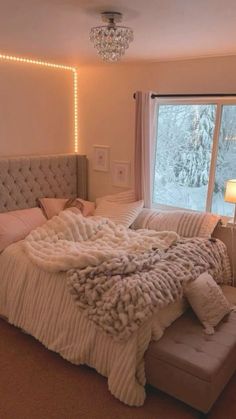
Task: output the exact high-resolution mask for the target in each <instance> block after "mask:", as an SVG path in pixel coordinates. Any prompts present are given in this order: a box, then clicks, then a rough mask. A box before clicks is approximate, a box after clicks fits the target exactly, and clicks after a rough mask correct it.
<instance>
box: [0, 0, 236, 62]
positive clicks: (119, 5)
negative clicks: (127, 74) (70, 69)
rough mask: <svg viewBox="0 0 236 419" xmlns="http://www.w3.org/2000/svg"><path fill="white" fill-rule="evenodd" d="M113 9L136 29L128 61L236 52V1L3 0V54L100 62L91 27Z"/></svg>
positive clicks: (0, 43)
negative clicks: (91, 36)
mask: <svg viewBox="0 0 236 419" xmlns="http://www.w3.org/2000/svg"><path fill="white" fill-rule="evenodd" d="M110 10H113V11H119V12H123V13H124V20H123V24H124V25H127V26H130V27H131V28H133V30H134V36H135V39H134V42H133V43H132V44H131V45H130V48H129V49H128V51H127V52H126V56H125V58H124V59H123V60H124V61H142V60H153V61H165V60H173V59H182V58H183V59H186V58H196V57H203V56H220V55H232V54H235V55H236V0H104V1H103V0H88V1H86V0H0V53H8V54H15V55H24V56H30V57H36V58H41V59H49V60H53V61H57V62H62V63H70V64H73V65H79V64H83V63H90V62H99V61H100V60H99V58H98V57H97V55H96V51H95V49H94V48H93V45H92V44H91V42H90V41H89V30H90V28H91V27H92V26H98V25H100V24H101V19H100V15H99V13H100V12H101V11H110Z"/></svg>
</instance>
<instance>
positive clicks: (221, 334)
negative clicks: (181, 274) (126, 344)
mask: <svg viewBox="0 0 236 419" xmlns="http://www.w3.org/2000/svg"><path fill="white" fill-rule="evenodd" d="M227 288H229V287H227ZM234 292H235V293H236V289H234ZM145 365H146V377H147V382H148V383H149V384H151V385H152V386H154V387H156V388H158V389H160V390H163V391H165V392H166V393H168V394H170V395H171V396H174V397H176V398H177V399H180V400H182V401H184V402H185V403H187V404H189V405H191V406H193V407H194V408H196V409H198V410H200V411H202V412H204V413H206V412H208V411H209V410H210V408H211V406H212V405H213V403H214V402H215V400H216V399H217V397H218V396H219V394H220V393H221V391H222V390H223V388H224V387H225V385H226V384H227V382H228V381H229V379H230V377H231V376H232V375H233V374H234V372H235V369H236V313H235V312H231V313H230V314H229V315H228V316H226V317H225V318H224V319H223V320H222V321H221V323H220V324H219V325H218V326H217V327H216V328H215V334H214V335H206V334H205V333H204V331H203V327H202V325H201V324H200V322H199V320H198V319H197V317H196V316H195V315H194V313H193V312H192V311H191V310H190V309H189V310H188V311H187V312H186V313H185V314H183V315H182V316H181V317H180V318H179V319H177V320H176V321H175V322H174V323H173V324H172V325H171V326H170V327H169V328H168V329H167V330H166V332H165V334H164V336H163V337H162V338H161V339H160V340H159V341H158V342H152V343H151V344H150V346H149V349H148V350H147V353H146V356H145Z"/></svg>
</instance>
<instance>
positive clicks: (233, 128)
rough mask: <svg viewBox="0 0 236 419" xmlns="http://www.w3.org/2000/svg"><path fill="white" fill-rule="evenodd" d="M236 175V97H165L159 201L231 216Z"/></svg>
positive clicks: (157, 178) (159, 153)
mask: <svg viewBox="0 0 236 419" xmlns="http://www.w3.org/2000/svg"><path fill="white" fill-rule="evenodd" d="M232 178H236V99H235V98H234V99H232V98H202V99H201V98H198V99H197V100H196V99H194V98H191V99H185V100H180V99H178V100H177V99H172V100H171V99H170V100H168V101H167V100H166V99H159V100H158V108H157V138H156V152H155V166H154V183H153V204H154V205H161V206H163V205H164V206H172V207H177V208H186V209H190V210H198V211H205V210H207V211H212V212H214V213H218V214H221V215H225V216H231V215H232V213H233V207H232V204H227V203H225V202H224V187H225V181H226V180H227V179H232Z"/></svg>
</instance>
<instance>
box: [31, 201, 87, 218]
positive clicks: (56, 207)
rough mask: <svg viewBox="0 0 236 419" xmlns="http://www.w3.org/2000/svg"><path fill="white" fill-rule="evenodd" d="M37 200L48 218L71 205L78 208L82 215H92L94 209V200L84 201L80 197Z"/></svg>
mask: <svg viewBox="0 0 236 419" xmlns="http://www.w3.org/2000/svg"><path fill="white" fill-rule="evenodd" d="M38 202H39V206H40V208H42V210H43V212H44V214H45V215H46V217H47V219H48V220H50V218H52V217H54V215H58V214H59V212H61V211H63V210H64V209H67V208H71V207H76V208H78V209H79V210H80V211H81V212H82V214H83V216H84V217H88V216H89V215H93V214H94V210H95V203H94V202H91V201H85V200H84V199H81V198H71V199H67V198H40V199H39V200H38Z"/></svg>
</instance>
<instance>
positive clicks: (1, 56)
mask: <svg viewBox="0 0 236 419" xmlns="http://www.w3.org/2000/svg"><path fill="white" fill-rule="evenodd" d="M0 60H2V61H14V62H18V63H25V64H36V65H39V66H43V67H49V68H54V69H59V70H69V71H72V72H73V88H74V103H73V105H74V151H75V153H78V80H77V69H76V68H75V67H71V66H68V65H63V64H54V63H50V62H48V61H41V60H31V59H30V58H24V57H15V56H13V55H5V54H0Z"/></svg>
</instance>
